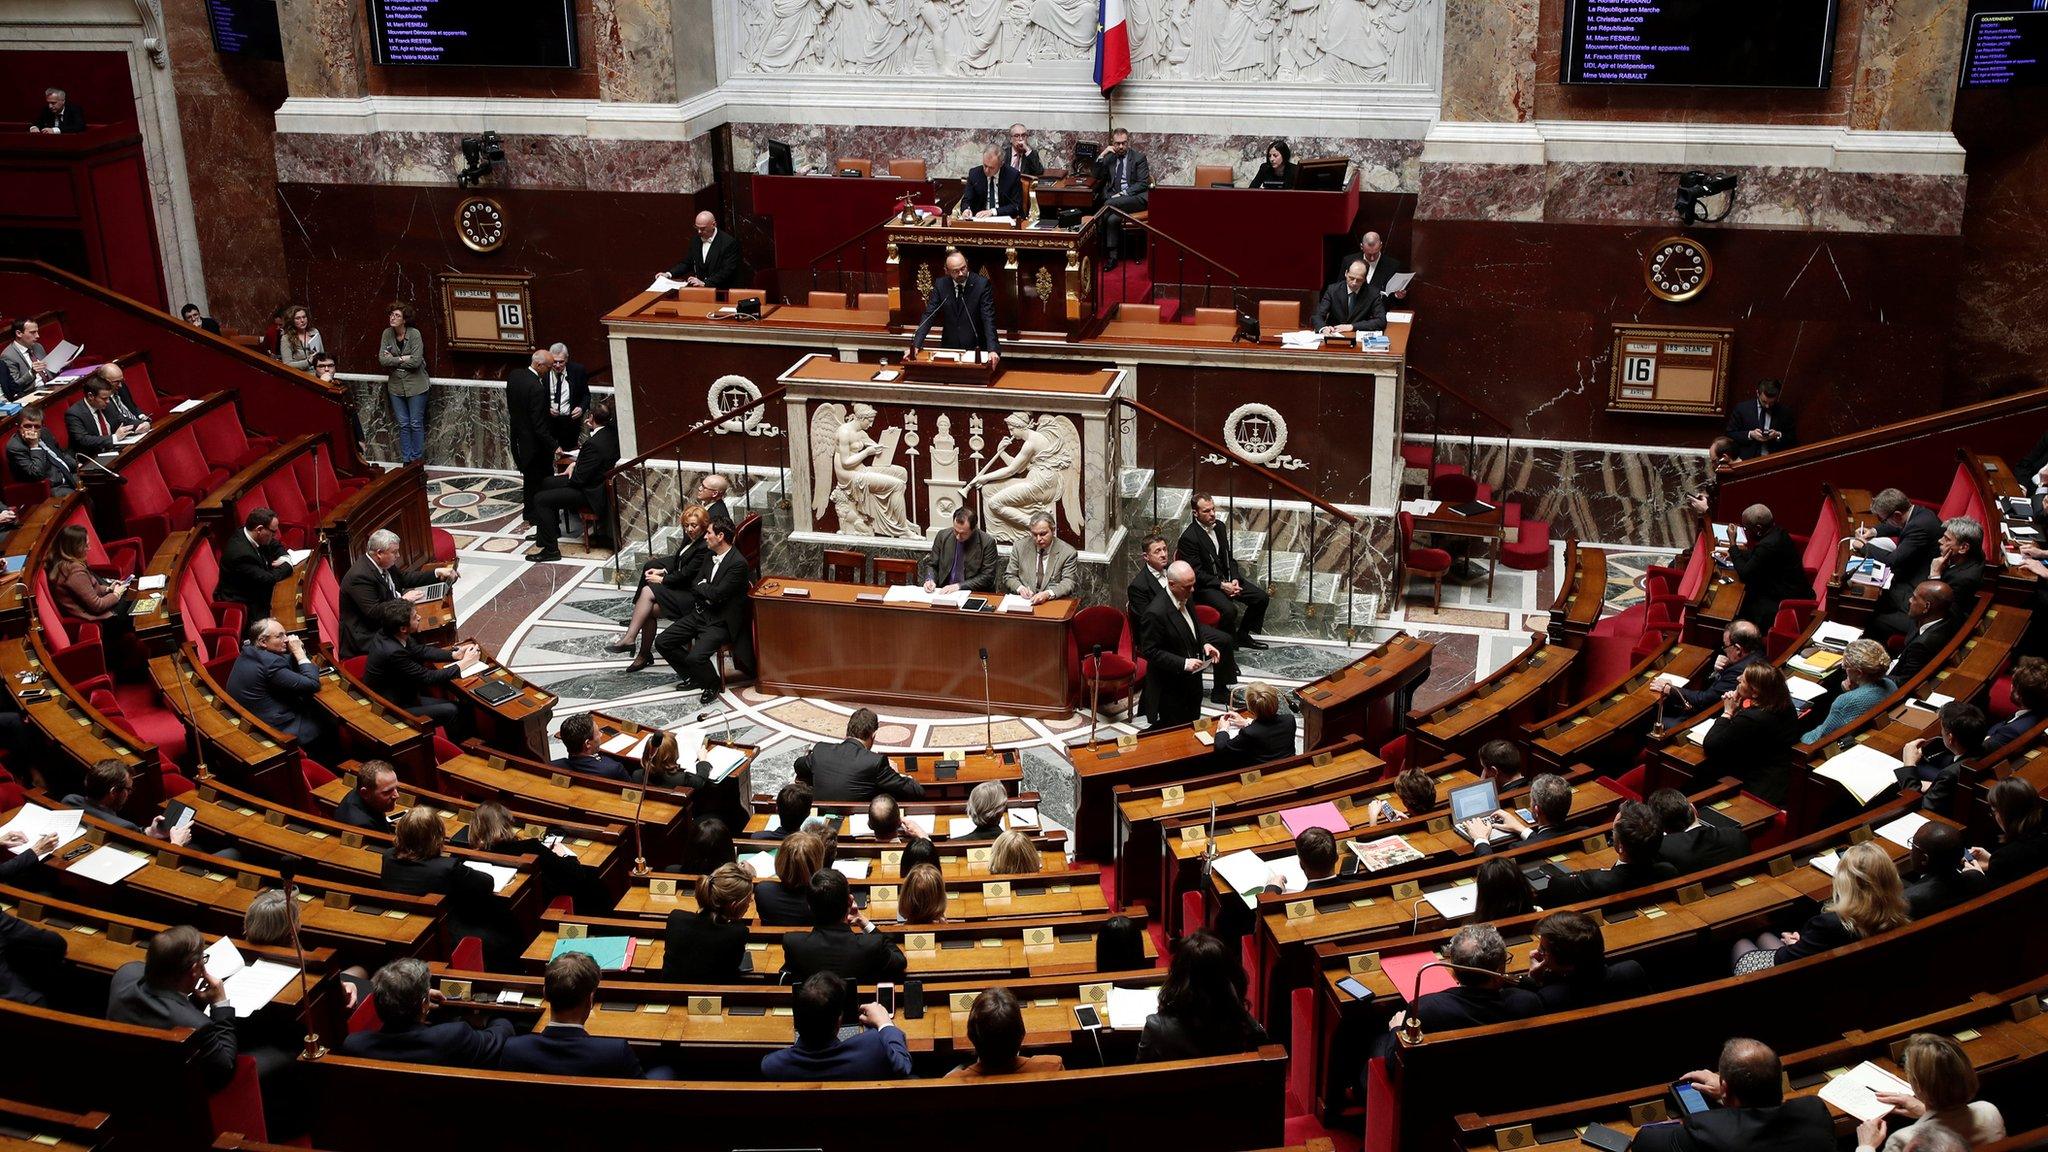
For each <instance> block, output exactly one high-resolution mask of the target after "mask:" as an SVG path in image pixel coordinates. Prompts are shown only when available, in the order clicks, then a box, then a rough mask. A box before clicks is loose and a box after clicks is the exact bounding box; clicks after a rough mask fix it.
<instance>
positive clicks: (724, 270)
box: [668, 228, 742, 288]
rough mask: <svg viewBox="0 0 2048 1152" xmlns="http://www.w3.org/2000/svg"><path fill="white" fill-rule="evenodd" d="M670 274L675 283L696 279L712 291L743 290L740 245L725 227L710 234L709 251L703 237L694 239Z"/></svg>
mask: <svg viewBox="0 0 2048 1152" xmlns="http://www.w3.org/2000/svg"><path fill="white" fill-rule="evenodd" d="M668 274H669V278H670V279H672V280H687V279H689V278H690V277H692V276H695V277H696V278H697V279H699V280H702V281H703V282H704V283H706V284H708V285H710V286H711V287H713V288H737V287H742V285H741V284H740V242H739V241H738V240H735V239H733V237H732V233H730V232H727V231H726V230H725V229H723V228H720V229H719V230H718V231H716V232H714V233H712V234H711V245H710V247H709V248H706V247H705V244H704V240H703V238H702V237H697V236H693V237H691V238H690V247H689V248H688V250H686V251H685V252H684V253H683V258H682V259H681V260H678V261H676V264H675V267H673V268H670V269H669V270H668Z"/></svg>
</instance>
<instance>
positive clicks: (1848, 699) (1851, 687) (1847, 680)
mask: <svg viewBox="0 0 2048 1152" xmlns="http://www.w3.org/2000/svg"><path fill="white" fill-rule="evenodd" d="M1891 666H1892V654H1891V653H1889V652H1887V651H1885V650H1884V645H1882V644H1879V643H1878V642H1877V641H1875V640H1867V639H1866V640H1851V641H1850V642H1849V645H1848V647H1846V648H1844V649H1843V650H1842V690H1841V692H1839V693H1837V694H1835V695H1834V696H1832V697H1831V698H1830V703H1829V704H1828V710H1827V712H1826V713H1825V714H1824V715H1823V716H1821V717H1820V722H1819V723H1818V724H1815V725H1814V726H1813V727H1811V728H1808V729H1807V730H1806V731H1805V733H1804V734H1802V735H1801V736H1800V737H1799V742H1800V743H1801V744H1818V743H1820V742H1821V741H1823V740H1826V739H1827V738H1828V737H1829V736H1831V735H1833V734H1834V733H1836V732H1839V731H1841V730H1842V729H1843V728H1846V727H1848V726H1849V725H1850V724H1853V723H1855V722H1856V719H1857V717H1859V716H1862V715H1863V714H1864V713H1865V712H1868V711H1870V710H1871V709H1872V708H1875V707H1877V705H1878V702H1879V701H1881V700H1883V699H1884V698H1885V697H1887V696H1890V695H1891V694H1892V693H1893V692H1894V691H1896V690H1897V689H1898V685H1897V684H1895V683H1893V682H1892V681H1891V679H1890V678H1889V677H1887V676H1886V675H1885V672H1886V671H1888V670H1889V669H1890V668H1891ZM1814 711H1815V712H1819V711H1820V710H1819V709H1818V708H1816V709H1814Z"/></svg>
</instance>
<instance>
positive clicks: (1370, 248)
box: [1337, 232, 1408, 300]
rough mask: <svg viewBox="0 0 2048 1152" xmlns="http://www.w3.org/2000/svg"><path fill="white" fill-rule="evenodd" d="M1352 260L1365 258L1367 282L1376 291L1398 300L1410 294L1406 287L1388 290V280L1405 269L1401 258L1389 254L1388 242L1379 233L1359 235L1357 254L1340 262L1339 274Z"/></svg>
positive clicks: (1341, 273)
mask: <svg viewBox="0 0 2048 1152" xmlns="http://www.w3.org/2000/svg"><path fill="white" fill-rule="evenodd" d="M1352 260H1363V261H1364V262H1365V282H1366V283H1367V284H1370V285H1372V290H1373V291H1374V292H1378V293H1381V294H1383V295H1386V296H1391V297H1393V298H1394V299H1396V300H1399V299H1401V298H1402V297H1404V296H1406V295H1408V290H1407V289H1406V288H1403V289H1402V290H1400V291H1399V292H1388V291H1387V281H1389V280H1392V279H1393V278H1394V277H1396V276H1399V275H1400V274H1401V273H1402V271H1403V270H1404V269H1403V268H1402V266H1401V262H1400V261H1399V260H1397V259H1395V258H1394V257H1392V256H1389V255H1387V246H1386V242H1385V241H1383V240H1381V239H1380V234H1379V233H1377V232H1367V233H1366V234H1365V235H1364V236H1361V237H1359V239H1358V252H1357V254H1356V255H1354V256H1352V257H1351V258H1350V259H1347V260H1342V261H1339V262H1338V264H1337V275H1339V276H1342V275H1343V274H1344V270H1345V269H1346V268H1347V267H1348V266H1349V265H1350V264H1351V261H1352Z"/></svg>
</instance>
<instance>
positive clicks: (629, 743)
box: [598, 732, 654, 756]
mask: <svg viewBox="0 0 2048 1152" xmlns="http://www.w3.org/2000/svg"><path fill="white" fill-rule="evenodd" d="M652 739H654V734H653V733H651V732H650V733H648V734H646V735H644V736H635V735H634V734H632V733H631V732H621V733H619V734H618V735H617V736H614V737H612V738H611V739H609V740H607V741H605V742H604V743H602V744H599V745H598V748H599V750H601V751H604V752H608V753H610V754H611V755H613V756H638V755H640V749H641V746H643V745H645V744H646V743H647V742H648V741H649V740H652Z"/></svg>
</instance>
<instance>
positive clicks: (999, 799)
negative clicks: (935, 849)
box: [950, 780, 1010, 840]
mask: <svg viewBox="0 0 2048 1152" xmlns="http://www.w3.org/2000/svg"><path fill="white" fill-rule="evenodd" d="M1009 810H1010V793H1009V791H1008V790H1007V789H1005V788H1004V787H1003V783H1002V781H1000V780H983V781H982V782H981V783H979V784H976V785H975V786H974V791H972V792H969V793H968V794H967V818H968V819H969V820H972V821H974V827H972V828H969V829H968V830H967V831H965V832H962V833H960V834H959V835H957V836H953V837H950V839H954V840H994V839H995V838H996V837H998V836H1001V835H1002V834H1003V814H1004V813H1005V812H1008V811H1009Z"/></svg>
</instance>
